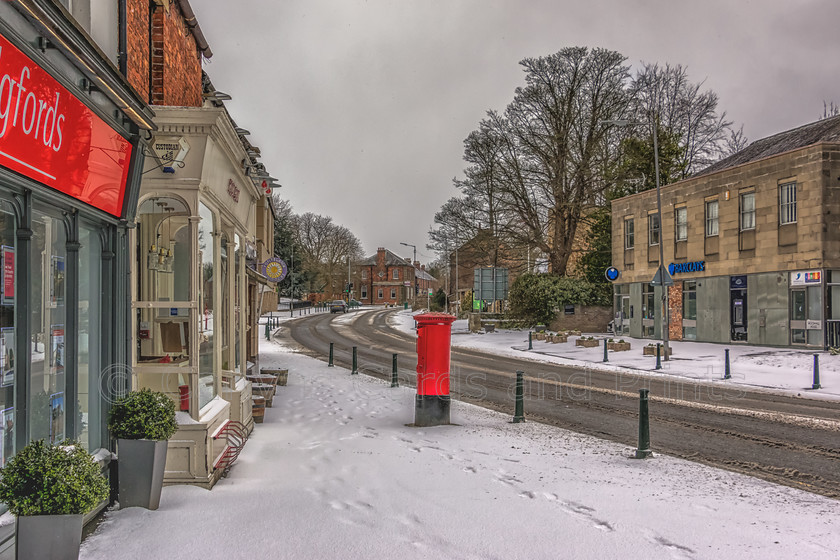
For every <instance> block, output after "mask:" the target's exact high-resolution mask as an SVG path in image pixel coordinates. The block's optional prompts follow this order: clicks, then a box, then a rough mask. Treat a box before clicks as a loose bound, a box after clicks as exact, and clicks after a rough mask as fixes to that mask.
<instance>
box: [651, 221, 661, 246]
mask: <svg viewBox="0 0 840 560" xmlns="http://www.w3.org/2000/svg"><path fill="white" fill-rule="evenodd" d="M654 222H655V224H656V226H655V227H654ZM654 237H656V241H654V239H653V238H654ZM661 240H662V224H660V223H659V214H648V245H650V246H656V245H659V243H660V241H661Z"/></svg>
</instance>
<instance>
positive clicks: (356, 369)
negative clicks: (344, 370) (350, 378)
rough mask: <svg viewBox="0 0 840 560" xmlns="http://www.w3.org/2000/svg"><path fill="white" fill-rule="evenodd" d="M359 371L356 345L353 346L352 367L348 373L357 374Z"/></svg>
mask: <svg viewBox="0 0 840 560" xmlns="http://www.w3.org/2000/svg"><path fill="white" fill-rule="evenodd" d="M358 373H359V365H358V360H357V359H356V347H355V346H354V347H353V369H352V370H350V375H358Z"/></svg>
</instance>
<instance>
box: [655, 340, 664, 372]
mask: <svg viewBox="0 0 840 560" xmlns="http://www.w3.org/2000/svg"><path fill="white" fill-rule="evenodd" d="M654 369H662V345H661V344H657V345H656V367H655V368H654Z"/></svg>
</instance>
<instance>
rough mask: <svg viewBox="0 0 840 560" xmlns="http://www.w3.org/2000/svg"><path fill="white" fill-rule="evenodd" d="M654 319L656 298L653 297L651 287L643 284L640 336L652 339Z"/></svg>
mask: <svg viewBox="0 0 840 560" xmlns="http://www.w3.org/2000/svg"><path fill="white" fill-rule="evenodd" d="M655 319H656V298H655V297H654V290H653V286H651V285H650V284H644V285H643V286H642V336H643V337H646V338H651V337H653V333H654V321H655Z"/></svg>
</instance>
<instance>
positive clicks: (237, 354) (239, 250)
mask: <svg viewBox="0 0 840 560" xmlns="http://www.w3.org/2000/svg"><path fill="white" fill-rule="evenodd" d="M235 239H236V242H235V243H236V244H235V247H234V262H235V264H234V270H233V274H234V284H233V294H234V298H235V299H234V302H233V324H234V328H233V336H234V341H233V346H234V352H233V353H234V365H233V369H234V371H236V372H241V371H242V369H241V364H242V355H241V349H240V344H239V338H240V333H241V332H242V331H241V329H240V323H241V322H242V318H243V317H242V305H241V304H242V302H241V300H242V297H241V294H240V292H239V290H241V289H242V282H240V280H239V275H240V274H241V272H242V265H241V262H242V258H243V257H244V252H243V251H244V249H245V247H244V246H243V244H242V238H241V237H240V235H239V234H238V233H237V234H236V238H235Z"/></svg>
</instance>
